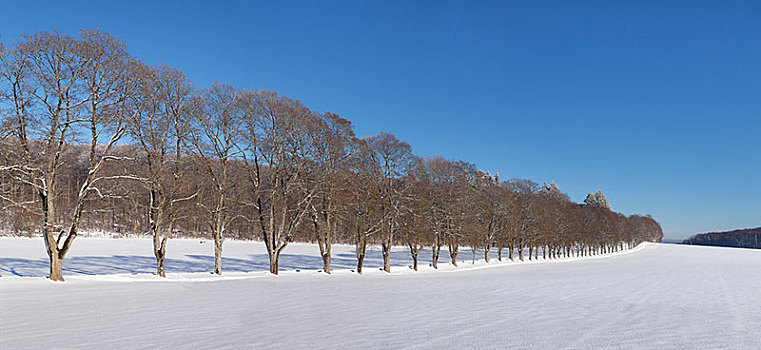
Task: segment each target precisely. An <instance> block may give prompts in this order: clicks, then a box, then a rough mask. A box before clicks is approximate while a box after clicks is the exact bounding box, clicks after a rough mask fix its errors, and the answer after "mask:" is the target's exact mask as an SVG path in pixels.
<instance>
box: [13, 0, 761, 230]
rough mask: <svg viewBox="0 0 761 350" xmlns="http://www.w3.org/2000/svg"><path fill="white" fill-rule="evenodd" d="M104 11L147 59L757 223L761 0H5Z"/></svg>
mask: <svg viewBox="0 0 761 350" xmlns="http://www.w3.org/2000/svg"><path fill="white" fill-rule="evenodd" d="M79 28H100V29H102V30H105V31H107V32H110V33H111V34H113V35H115V36H118V37H120V38H122V39H124V40H125V41H126V42H127V44H128V46H129V48H130V51H131V52H132V53H133V54H134V55H136V56H138V57H140V58H142V59H143V60H144V61H146V62H148V63H166V64H168V65H171V66H175V67H177V68H179V69H181V70H183V71H184V72H185V73H186V74H187V75H188V76H190V77H191V79H192V80H193V81H194V82H195V83H196V84H197V85H199V86H205V85H208V84H210V83H211V82H214V81H220V82H224V83H229V84H232V85H235V86H239V87H244V88H266V89H274V90H278V91H280V92H281V93H284V94H287V95H289V96H291V97H294V98H297V99H300V100H301V101H303V102H304V103H305V104H307V105H308V106H309V107H310V108H312V109H314V110H317V111H332V112H335V113H338V114H341V115H343V116H345V117H347V118H348V119H350V120H351V121H352V122H353V123H354V125H355V127H356V131H357V133H358V134H359V135H360V136H366V135H370V134H374V133H376V132H378V131H380V130H383V131H388V132H391V133H394V134H395V135H397V137H399V138H400V139H403V140H405V141H407V142H408V143H410V144H411V145H412V147H413V150H414V151H415V153H417V154H419V155H436V154H440V155H443V156H445V157H448V158H456V159H463V160H468V161H471V162H474V163H476V164H477V165H478V166H479V168H481V169H486V170H490V171H492V172H496V171H498V172H500V174H501V176H502V177H503V178H507V177H520V178H530V179H532V180H534V181H537V182H540V183H541V182H542V181H548V182H549V181H551V180H554V181H556V182H557V183H558V185H559V186H560V188H561V189H563V190H564V191H566V192H567V193H569V194H570V196H571V198H572V199H573V200H575V201H581V200H583V198H584V196H585V195H586V193H587V192H589V191H594V190H596V189H598V188H600V189H602V190H603V191H604V192H605V193H606V194H607V196H608V198H609V199H610V201H611V203H612V205H613V209H614V210H616V211H619V212H623V213H626V214H633V213H641V214H648V213H649V214H652V215H653V216H654V217H655V218H656V219H657V220H658V221H659V222H660V223H661V224H662V226H663V227H664V232H665V235H666V237H667V238H682V237H686V236H688V235H691V234H693V233H696V232H701V231H710V230H723V229H733V228H742V227H756V226H761V200H760V199H761V186H760V185H759V183H758V179H759V174H760V173H761V162H760V161H761V143H760V140H759V138H758V136H759V127H761V3H759V2H751V1H748V2H731V1H721V2H719V1H714V2H701V1H689V2H669V3H668V4H664V3H663V2H661V1H630V2H624V3H622V4H614V3H613V2H611V1H589V2H579V3H576V2H573V4H572V2H567V1H530V2H527V1H522V2H509V1H498V2H478V3H471V2H468V1H453V2H447V1H430V2H427V1H415V2H412V1H374V2H370V1H345V2H340V1H325V2H323V1H310V2H307V1H276V2H268V3H267V2H222V1H215V2H213V1H203V2H192V1H176V2H162V1H124V2H115V1H114V2H106V1H98V2H77V1H72V2H70V3H68V4H62V2H59V1H56V2H50V3H45V2H33V3H29V2H22V1H16V2H13V3H11V4H3V12H2V14H0V35H2V40H3V41H4V42H12V41H14V40H16V39H17V38H18V37H19V35H21V34H25V33H33V32H36V31H43V30H51V29H57V30H60V31H63V32H70V33H75V32H76V31H77V30H78V29H79Z"/></svg>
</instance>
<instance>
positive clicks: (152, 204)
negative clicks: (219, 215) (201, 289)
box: [130, 66, 197, 277]
mask: <svg viewBox="0 0 761 350" xmlns="http://www.w3.org/2000/svg"><path fill="white" fill-rule="evenodd" d="M143 74H145V82H144V84H143V85H142V88H141V90H140V93H139V94H138V96H136V100H137V101H136V103H137V104H138V107H137V108H138V113H136V114H135V116H134V118H133V119H132V120H131V128H130V130H131V133H132V135H133V138H134V140H135V143H136V144H137V147H138V149H140V150H141V151H142V152H141V153H142V155H143V157H144V159H145V167H146V168H147V176H146V178H147V179H148V181H146V182H142V183H143V184H144V185H145V187H146V189H147V191H148V193H149V196H148V223H149V230H150V235H151V237H152V238H153V255H154V256H155V257H156V274H157V275H159V276H161V277H166V268H165V261H166V243H167V240H168V239H169V238H170V237H171V236H172V233H173V231H174V224H175V222H176V219H177V213H176V209H175V205H176V203H180V202H184V201H187V200H190V199H193V198H194V197H195V196H196V194H197V192H195V193H193V194H190V195H189V196H186V197H182V194H181V193H180V183H179V182H180V176H181V175H182V174H181V171H180V163H181V161H182V158H183V154H184V146H183V143H184V142H183V139H184V138H185V135H186V134H187V132H188V130H187V129H188V119H189V115H190V114H191V110H190V109H191V108H192V107H193V103H192V97H193V96H192V95H193V88H192V86H191V85H190V84H189V83H188V81H187V78H186V77H185V75H183V74H182V73H181V72H179V71H178V70H176V69H172V68H169V67H166V66H160V67H158V68H156V69H151V68H148V67H144V68H143Z"/></svg>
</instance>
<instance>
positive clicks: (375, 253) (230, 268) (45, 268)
mask: <svg viewBox="0 0 761 350" xmlns="http://www.w3.org/2000/svg"><path fill="white" fill-rule="evenodd" d="M286 252H287V250H286ZM442 253H443V252H442ZM427 258H430V254H428V255H424V252H421V254H420V259H421V264H423V263H427V262H424V261H425V260H426V259H427ZM411 263H412V259H411V258H410V254H409V252H406V251H394V252H392V253H391V265H392V266H394V267H400V266H408V265H410V264H411ZM356 266H357V258H356V255H355V254H354V253H337V254H333V256H332V259H331V268H332V269H334V270H345V269H355V268H356ZM382 266H383V256H382V254H381V252H380V251H379V250H370V249H368V250H367V252H366V257H365V261H364V267H365V268H366V269H369V268H380V267H382ZM322 268H323V262H322V258H321V257H320V256H318V255H307V254H287V253H285V252H284V253H283V254H281V255H280V271H289V270H290V271H292V270H315V271H316V270H321V269H322ZM213 270H214V256H213V255H201V254H187V255H184V256H183V258H179V259H170V258H167V259H166V271H167V274H172V273H188V272H190V273H193V272H196V273H198V272H209V273H210V272H211V271H213ZM268 270H269V257H268V256H267V254H252V255H248V256H247V259H241V258H230V257H224V256H223V257H222V272H223V273H224V272H251V271H268ZM63 271H64V276H65V275H112V274H155V273H156V259H155V258H154V257H152V256H143V255H112V256H75V257H71V258H68V259H65V260H64V262H63ZM48 273H49V261H48V259H47V258H43V259H20V258H2V257H0V277H2V276H21V277H41V276H47V275H48Z"/></svg>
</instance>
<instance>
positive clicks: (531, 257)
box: [528, 245, 534, 260]
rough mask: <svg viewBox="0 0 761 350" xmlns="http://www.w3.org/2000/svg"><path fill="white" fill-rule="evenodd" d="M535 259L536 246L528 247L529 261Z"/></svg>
mask: <svg viewBox="0 0 761 350" xmlns="http://www.w3.org/2000/svg"><path fill="white" fill-rule="evenodd" d="M533 257H534V246H533V245H530V246H528V259H529V260H531V259H533Z"/></svg>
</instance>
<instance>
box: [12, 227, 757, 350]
mask: <svg viewBox="0 0 761 350" xmlns="http://www.w3.org/2000/svg"><path fill="white" fill-rule="evenodd" d="M200 242H201V241H199V240H173V241H170V246H169V247H168V248H167V251H168V255H169V256H168V260H167V273H168V275H169V277H168V278H167V279H166V280H163V279H160V278H158V277H156V276H152V275H151V273H153V270H154V266H153V264H154V261H153V258H152V256H151V255H150V245H151V243H150V241H149V240H145V239H91V238H85V239H78V240H77V241H76V242H75V243H74V246H73V248H72V251H71V253H70V256H69V257H67V259H66V260H65V261H64V266H65V270H64V276H65V277H66V278H67V282H65V283H54V282H49V281H47V280H45V279H44V277H41V276H44V275H45V274H47V267H46V264H47V262H46V260H47V258H46V257H45V254H44V250H43V244H42V241H41V240H40V239H19V238H0V276H2V277H0V349H16V348H35V349H36V348H48V347H50V348H64V349H68V348H77V349H106V348H114V349H146V348H151V349H176V348H181V349H200V348H227V349H236V348H257V349H305V348H309V349H334V348H341V349H355V348H360V347H362V348H367V349H441V348H444V349H484V348H493V349H507V348H521V349H523V348H526V349H557V348H559V349H589V348H594V349H622V348H623V349H758V348H761V315H760V314H759V310H761V299H759V298H758V297H757V295H758V291H759V290H761V272H760V271H759V268H758V267H759V266H761V251H758V250H747V249H730V248H712V247H698V246H680V245H669V244H643V245H640V246H639V247H637V248H635V249H632V250H629V251H627V252H624V253H619V254H613V255H612V256H606V257H598V258H592V259H569V260H565V261H560V260H558V261H552V262H551V263H549V261H548V262H545V261H544V260H539V261H534V262H531V263H509V262H504V263H497V262H493V263H491V264H489V265H486V264H485V263H484V262H483V261H481V262H478V263H477V264H476V266H473V265H471V264H470V263H469V262H468V263H465V264H461V266H460V267H457V268H455V267H452V266H449V265H446V264H442V265H444V266H442V267H441V270H442V271H434V270H433V269H432V268H430V267H429V266H427V264H428V262H429V261H428V260H429V258H430V257H429V256H428V254H427V253H428V252H424V253H423V254H426V255H425V256H423V259H422V261H421V263H422V265H424V268H423V269H422V271H421V272H417V273H416V272H414V271H411V270H410V269H409V268H408V267H407V264H409V258H408V254H407V253H406V252H405V251H404V250H402V249H400V250H399V251H397V252H395V253H394V256H393V259H392V261H393V262H394V268H393V269H392V270H393V272H394V273H393V274H391V275H387V274H385V273H383V272H381V271H378V267H379V266H380V265H381V258H380V253H379V252H377V251H374V252H372V254H371V256H370V258H369V259H368V261H366V265H365V268H366V274H365V275H364V276H359V275H356V274H353V273H351V272H350V271H349V269H351V268H353V267H354V253H353V251H352V250H351V247H350V246H337V247H335V248H334V260H335V267H336V268H337V270H336V271H335V273H334V274H333V275H326V274H323V273H318V272H317V270H318V269H319V268H320V267H321V260H320V258H319V255H318V249H317V247H316V246H315V245H309V244H295V245H292V246H289V247H288V248H286V250H285V256H284V257H283V261H282V262H281V269H283V270H285V271H284V272H283V273H282V274H281V275H280V276H272V275H269V274H267V273H266V272H264V270H265V269H266V266H267V264H266V255H265V254H264V248H263V247H262V245H261V243H258V242H232V241H228V242H226V243H225V252H224V254H225V259H224V261H223V271H224V275H223V276H221V277H219V276H213V275H211V274H209V273H208V271H209V270H211V268H212V265H213V254H212V251H213V248H212V244H210V242H208V241H207V242H205V243H200ZM442 253H444V252H442ZM442 255H443V258H446V254H442ZM421 256H422V255H421ZM461 256H462V257H463V258H464V259H466V260H468V261H469V257H470V252H469V251H468V250H463V251H462V252H461ZM444 261H446V259H442V262H444ZM296 268H298V269H300V272H296V271H295V269H296ZM252 271H253V272H252ZM133 273H136V274H133Z"/></svg>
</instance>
